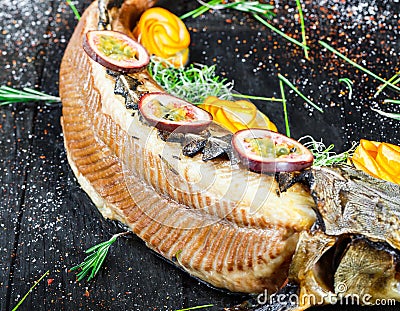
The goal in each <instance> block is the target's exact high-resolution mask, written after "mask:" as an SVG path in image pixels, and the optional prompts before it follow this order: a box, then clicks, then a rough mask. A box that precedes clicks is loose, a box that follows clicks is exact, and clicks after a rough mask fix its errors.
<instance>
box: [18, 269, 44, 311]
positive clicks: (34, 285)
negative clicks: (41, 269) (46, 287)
mask: <svg viewBox="0 0 400 311" xmlns="http://www.w3.org/2000/svg"><path fill="white" fill-rule="evenodd" d="M49 273H50V270H47V271H46V272H45V273H44V274H43V275H42V276H41V277H40V278H39V279H38V280H37V281H36V282H35V283H34V284H33V285H32V286H31V288H30V289H29V290H28V292H27V293H26V294H25V295H24V297H22V298H21V300H20V301H18V303H17V305H16V306H15V307H14V308H13V309H12V311H15V310H17V309H18V308H19V306H20V305H21V304H22V303H23V302H24V301H25V299H26V297H28V296H29V294H30V293H31V292H32V291H33V289H34V288H35V287H36V285H38V284H39V283H40V281H41V280H43V279H44V278H45V277H46V276H47V275H48V274H49Z"/></svg>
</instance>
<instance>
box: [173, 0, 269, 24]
mask: <svg viewBox="0 0 400 311" xmlns="http://www.w3.org/2000/svg"><path fill="white" fill-rule="evenodd" d="M197 2H199V3H200V4H201V5H202V6H200V7H198V8H197V9H194V10H193V11H190V12H188V13H186V14H184V15H182V16H181V17H180V18H181V19H185V18H188V17H193V18H196V17H199V16H200V15H202V14H204V13H206V12H207V11H208V10H223V9H234V10H237V11H242V12H246V13H258V14H262V15H263V16H265V17H266V18H268V19H270V18H272V17H273V16H274V15H275V14H274V13H273V12H272V10H273V9H274V6H273V5H271V4H267V3H260V2H259V1H234V2H228V3H224V1H223V0H211V1H209V2H203V1H200V0H197Z"/></svg>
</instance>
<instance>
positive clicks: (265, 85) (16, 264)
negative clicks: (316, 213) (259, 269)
mask: <svg viewBox="0 0 400 311" xmlns="http://www.w3.org/2000/svg"><path fill="white" fill-rule="evenodd" d="M75 4H76V6H77V8H78V10H79V11H80V12H83V10H84V8H85V7H87V6H88V5H89V4H90V1H87V0H85V1H79V3H78V1H75ZM276 4H277V8H278V10H277V13H278V14H277V16H276V18H275V20H274V24H276V25H280V27H281V28H283V29H284V31H285V32H286V33H291V34H294V35H295V37H296V38H298V39H300V30H299V29H300V25H299V22H298V20H297V19H296V18H294V14H295V12H296V10H295V3H294V1H291V2H287V1H284V2H281V1H277V2H276ZM160 5H162V6H165V7H167V8H170V9H171V10H172V11H174V12H175V13H177V14H178V15H180V14H182V13H184V12H187V11H188V10H190V9H192V8H194V7H196V6H197V2H196V1H162V2H161V3H160ZM321 5H323V7H322V6H321V7H319V6H318V5H317V4H316V3H314V2H313V1H307V2H306V9H305V11H304V13H305V16H306V18H307V19H306V26H307V29H308V35H309V37H310V39H309V43H310V46H311V51H310V55H311V60H310V61H306V60H304V57H303V52H302V50H301V49H300V48H297V47H295V46H293V44H289V43H288V42H287V41H286V40H283V39H282V38H281V37H279V36H278V35H276V34H274V33H272V32H271V31H270V30H268V29H267V28H266V27H264V26H262V25H260V24H259V23H257V22H256V21H254V19H252V18H251V17H250V16H249V15H247V14H242V13H237V12H232V11H226V12H213V13H208V14H205V15H204V16H202V17H199V18H198V19H195V20H193V19H187V20H186V21H185V22H186V23H187V25H188V27H189V29H190V30H191V33H192V44H191V54H190V57H191V61H193V62H198V63H203V64H208V65H211V64H216V65H217V72H218V73H219V74H220V75H222V76H223V77H226V78H227V79H229V80H234V82H235V89H236V90H237V91H239V92H240V93H243V94H252V95H259V96H268V97H271V96H276V97H280V93H279V87H278V79H277V77H276V75H277V73H278V72H280V73H282V74H285V75H286V76H287V77H288V78H289V79H290V80H291V81H292V82H293V83H295V84H296V85H298V86H299V88H300V89H301V90H302V92H303V93H304V94H306V95H307V96H309V97H310V98H311V99H312V100H313V101H314V102H315V103H318V104H320V105H321V106H322V107H323V108H324V110H325V113H323V114H321V113H319V112H317V111H316V110H315V109H310V108H309V107H305V105H304V102H303V101H302V100H301V99H300V98H299V97H298V96H297V95H295V94H293V93H292V92H289V90H288V89H287V90H286V94H287V98H288V111H289V118H290V124H291V130H292V134H293V136H294V137H296V138H298V137H300V136H303V135H307V134H310V135H313V136H314V137H315V138H317V139H319V138H323V139H324V142H326V143H327V144H330V143H334V144H335V146H336V150H338V151H341V150H345V149H346V148H348V147H349V146H350V145H351V143H352V142H353V141H358V140H359V139H360V138H363V137H365V138H368V139H376V140H383V141H389V142H393V143H399V142H400V140H399V136H400V135H399V131H400V122H398V121H394V120H390V119H386V118H383V117H379V116H377V114H376V113H375V112H373V111H371V109H370V108H371V107H378V106H379V107H380V108H381V109H388V110H391V111H393V112H395V111H397V112H399V109H398V107H396V106H395V105H393V106H389V105H388V106H384V107H382V105H381V104H380V103H381V102H382V100H383V99H384V98H386V97H388V98H394V99H396V98H397V99H399V95H398V94H396V93H393V92H392V91H390V90H388V89H386V91H384V92H383V95H381V96H379V97H378V98H376V99H374V98H370V97H371V96H372V95H373V93H374V92H375V90H376V88H377V86H378V85H379V83H377V82H376V81H373V80H372V79H371V78H368V77H367V76H366V75H363V74H362V73H361V72H360V71H359V70H355V69H354V68H353V67H351V66H349V65H348V64H346V63H345V62H343V61H340V60H338V59H337V58H336V57H333V55H332V54H331V53H329V52H327V51H325V50H323V49H321V47H320V46H319V45H318V42H317V41H318V40H319V39H322V40H324V41H328V42H330V43H331V44H332V45H333V46H334V47H335V48H342V47H345V48H344V49H343V50H342V49H341V50H342V51H343V52H345V53H347V54H348V55H350V57H351V58H352V59H355V60H357V61H359V62H361V61H363V62H364V64H365V66H368V68H370V69H371V70H372V71H374V72H375V73H377V74H380V75H382V77H384V78H388V77H390V76H392V75H393V74H394V73H395V72H396V71H399V64H400V57H399V53H400V48H399V47H400V39H399V32H400V30H399V27H400V24H399V18H400V17H399V15H398V14H399V12H400V5H399V2H394V1H369V4H368V5H367V6H366V5H364V4H363V1H348V2H346V1H333V0H329V1H322V2H321ZM76 23H77V21H76V19H75V18H74V15H73V13H72V11H71V10H70V9H69V7H68V6H67V5H66V4H65V3H64V2H59V1H50V0H41V1H28V0H22V1H18V2H17V1H12V2H8V1H2V12H1V13H0V55H1V57H0V68H1V69H2V70H1V71H0V81H1V82H0V84H2V85H3V84H6V85H9V86H13V87H17V88H19V87H25V86H31V87H35V88H38V89H40V90H42V91H44V92H46V93H50V94H53V95H57V94H58V68H59V65H60V61H61V57H62V54H63V51H64V49H65V47H66V44H67V42H68V39H69V38H70V36H71V35H72V31H73V29H74V27H75V25H76ZM340 77H349V78H351V79H352V80H353V81H354V95H353V98H352V99H351V100H349V99H348V98H347V92H346V88H345V85H343V84H340V83H339V82H338V79H339V78H340ZM342 93H344V94H342ZM256 104H257V105H258V106H259V107H260V109H261V110H263V111H264V112H266V113H267V114H268V115H269V116H270V117H271V119H272V120H274V121H275V122H276V123H277V125H278V127H279V130H280V131H282V132H283V131H284V123H283V113H282V107H281V105H280V104H277V103H266V102H262V101H256ZM60 116H61V105H60V104H52V105H46V104H45V103H27V104H14V105H9V106H2V107H0V184H1V189H0V310H2V311H3V310H6V311H8V310H11V309H12V308H13V307H14V306H15V305H16V303H17V302H18V300H19V299H21V297H22V296H23V295H24V294H25V293H26V292H27V291H28V289H29V288H30V286H32V284H33V283H34V281H35V280H37V279H38V278H39V277H40V276H41V275H42V274H43V273H44V272H45V271H47V270H50V274H49V276H48V277H47V278H46V279H45V280H44V281H42V282H41V283H40V284H39V285H38V286H37V287H36V288H35V290H34V291H33V292H32V293H31V294H30V295H29V296H28V298H27V299H26V301H25V302H24V303H23V304H22V305H21V307H20V308H19V310H175V309H179V308H182V307H190V306H196V305H202V304H208V303H212V304H214V305H215V307H214V308H212V310H219V309H221V308H222V307H224V306H230V305H233V304H235V303H238V302H240V301H241V300H242V299H243V298H242V297H241V296H240V295H232V294H228V293H226V292H223V291H219V290H215V289H212V288H210V287H208V286H207V285H205V284H203V283H201V282H199V281H197V280H195V279H193V278H191V277H190V276H188V275H187V274H186V273H185V272H183V271H180V270H178V269H176V268H174V267H173V266H171V265H170V264H169V263H167V262H165V261H164V260H162V259H161V258H159V257H158V256H157V255H155V254H154V253H153V252H151V251H149V250H148V249H147V248H146V246H145V245H144V243H143V242H141V241H140V240H139V239H138V238H136V237H133V238H120V239H119V240H118V241H117V242H116V243H115V244H114V245H113V246H112V249H111V252H110V254H109V256H108V257H107V259H106V261H105V265H104V269H102V270H101V272H100V273H99V275H98V277H96V279H95V280H93V281H91V282H88V283H87V282H81V283H75V276H74V273H70V272H68V269H69V268H71V267H72V266H74V265H75V264H77V263H79V262H80V261H81V260H82V259H83V258H84V254H83V252H84V250H85V249H87V248H88V247H90V246H91V245H94V244H96V243H98V242H100V241H104V240H106V239H108V238H109V237H110V236H111V235H112V234H113V233H115V232H118V231H119V230H120V229H119V228H118V227H117V226H116V225H115V224H114V223H112V222H109V221H106V220H104V219H103V218H102V217H101V216H100V215H99V213H98V212H97V210H96V209H95V207H94V205H93V204H92V203H91V201H90V200H89V198H88V197H87V195H86V194H85V193H84V192H83V191H82V190H81V189H80V187H79V185H78V184H77V182H76V180H75V178H74V176H73V174H72V172H71V170H70V168H69V166H68V163H67V160H66V156H65V150H64V147H63V137H62V131H61V127H60V122H59V119H60ZM50 280H52V281H50ZM87 293H89V294H87ZM340 307H341V308H342V309H349V310H350V309H355V307H353V308H351V307H349V306H340ZM334 308H335V307H326V308H324V309H325V310H328V309H332V310H333V309H334ZM389 309H390V310H394V308H393V307H388V306H385V307H374V310H389ZM209 310H211V309H209Z"/></svg>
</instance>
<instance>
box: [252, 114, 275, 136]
mask: <svg viewBox="0 0 400 311" xmlns="http://www.w3.org/2000/svg"><path fill="white" fill-rule="evenodd" d="M249 127H250V128H262V129H267V130H270V131H274V132H277V131H278V129H277V128H276V125H275V124H274V123H272V122H271V120H270V119H269V118H268V117H267V116H266V115H265V114H263V113H262V112H261V111H259V110H257V114H256V118H255V119H254V121H253V122H252V123H251V124H249Z"/></svg>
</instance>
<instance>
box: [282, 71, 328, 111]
mask: <svg viewBox="0 0 400 311" xmlns="http://www.w3.org/2000/svg"><path fill="white" fill-rule="evenodd" d="M278 78H279V80H281V81H282V82H284V83H285V84H286V85H288V86H289V87H290V88H291V89H292V90H293V91H295V92H296V93H297V95H299V96H300V97H301V98H302V99H304V101H305V102H306V103H308V104H310V105H311V106H313V107H314V108H315V109H317V110H318V111H319V112H321V113H323V112H324V111H323V110H322V108H320V107H318V106H317V105H316V104H314V103H313V102H312V101H311V100H310V99H308V98H307V97H306V96H304V95H303V93H301V92H300V91H299V89H298V88H297V87H295V86H294V85H293V84H292V83H291V82H290V81H289V80H288V79H286V78H285V77H284V76H282V75H281V74H280V73H278Z"/></svg>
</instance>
